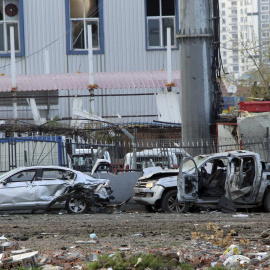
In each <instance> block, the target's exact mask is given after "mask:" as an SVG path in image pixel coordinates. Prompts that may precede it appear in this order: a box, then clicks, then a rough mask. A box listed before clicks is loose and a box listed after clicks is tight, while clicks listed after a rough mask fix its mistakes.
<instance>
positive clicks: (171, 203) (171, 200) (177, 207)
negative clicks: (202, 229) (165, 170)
mask: <svg viewBox="0 0 270 270" xmlns="http://www.w3.org/2000/svg"><path fill="white" fill-rule="evenodd" d="M161 208H162V211H163V212H166V213H185V212H187V211H188V209H189V204H188V203H180V202H178V199H177V190H170V191H168V192H167V193H166V194H165V195H164V196H163V198H162V200H161Z"/></svg>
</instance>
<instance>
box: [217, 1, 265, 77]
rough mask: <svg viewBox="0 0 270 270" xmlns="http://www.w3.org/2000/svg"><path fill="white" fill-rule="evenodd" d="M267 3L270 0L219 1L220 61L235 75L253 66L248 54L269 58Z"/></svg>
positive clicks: (242, 73) (240, 74)
mask: <svg viewBox="0 0 270 270" xmlns="http://www.w3.org/2000/svg"><path fill="white" fill-rule="evenodd" d="M269 5H270V2H269V0H237V1H236V0H221V1H220V15H221V26H220V33H221V34H220V36H221V52H222V57H223V64H224V67H225V70H226V71H227V72H229V73H230V74H231V75H233V76H234V77H235V78H241V77H242V76H243V75H244V74H245V73H246V72H248V70H249V69H250V68H252V65H253V62H252V60H251V57H254V58H256V59H258V58H261V59H264V60H265V59H266V58H269V50H268V48H267V47H269V46H267V44H268V43H269V19H270V6H269ZM267 55H268V57H267Z"/></svg>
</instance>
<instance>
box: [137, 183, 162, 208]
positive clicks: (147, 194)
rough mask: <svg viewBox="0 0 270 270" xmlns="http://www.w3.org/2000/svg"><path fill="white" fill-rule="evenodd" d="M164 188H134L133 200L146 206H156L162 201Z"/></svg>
mask: <svg viewBox="0 0 270 270" xmlns="http://www.w3.org/2000/svg"><path fill="white" fill-rule="evenodd" d="M163 191H164V187H162V186H155V187H154V188H134V196H133V200H134V201H135V202H137V203H140V204H144V205H155V203H156V201H157V200H159V199H161V196H162V193H163Z"/></svg>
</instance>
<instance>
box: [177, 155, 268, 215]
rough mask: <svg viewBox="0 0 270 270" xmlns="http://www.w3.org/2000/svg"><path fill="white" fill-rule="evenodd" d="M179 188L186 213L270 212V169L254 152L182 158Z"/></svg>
mask: <svg viewBox="0 0 270 270" xmlns="http://www.w3.org/2000/svg"><path fill="white" fill-rule="evenodd" d="M183 168H184V169H183ZM177 188H178V193H177V197H178V200H179V202H180V203H182V204H183V205H184V206H185V207H184V208H183V209H184V210H185V211H187V210H188V209H189V207H190V206H195V207H202V208H210V209H211V208H212V209H221V210H223V211H225V212H229V211H230V212H231V211H235V210H236V209H238V208H245V209H246V208H255V207H257V206H260V205H263V206H264V208H265V210H266V211H267V212H269V211H270V167H269V164H268V163H265V162H263V161H262V160H261V158H260V155H259V154H257V153H254V152H249V151H243V150H241V151H230V152H225V153H218V154H212V155H200V156H197V157H194V158H192V157H190V156H188V155H186V156H185V155H182V158H181V162H180V166H179V174H178V176H177Z"/></svg>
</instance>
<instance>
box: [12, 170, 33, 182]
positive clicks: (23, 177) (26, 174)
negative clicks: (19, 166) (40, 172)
mask: <svg viewBox="0 0 270 270" xmlns="http://www.w3.org/2000/svg"><path fill="white" fill-rule="evenodd" d="M36 172H37V171H36V170H28V171H23V172H18V173H16V174H14V175H12V176H11V177H10V178H9V179H10V181H11V182H26V181H27V182H28V181H33V180H34V177H35V175H36Z"/></svg>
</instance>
